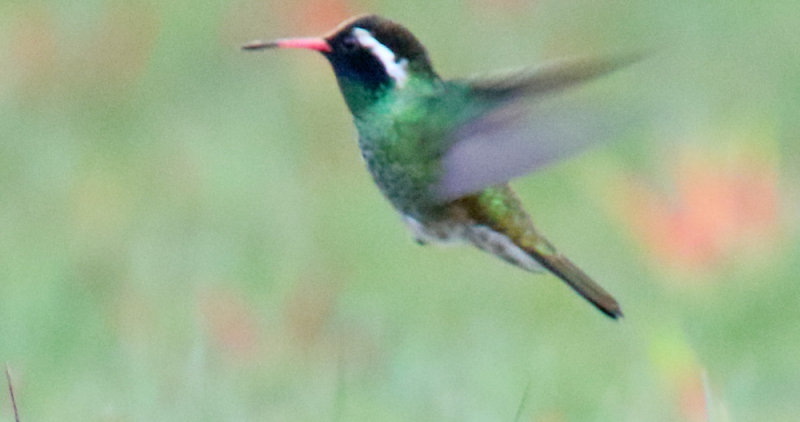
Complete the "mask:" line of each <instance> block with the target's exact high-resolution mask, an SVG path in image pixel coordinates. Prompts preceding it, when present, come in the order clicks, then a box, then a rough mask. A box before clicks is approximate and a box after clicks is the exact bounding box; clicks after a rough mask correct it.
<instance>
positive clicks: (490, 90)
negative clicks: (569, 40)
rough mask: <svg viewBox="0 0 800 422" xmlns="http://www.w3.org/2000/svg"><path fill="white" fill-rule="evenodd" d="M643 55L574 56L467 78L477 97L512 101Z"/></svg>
mask: <svg viewBox="0 0 800 422" xmlns="http://www.w3.org/2000/svg"><path fill="white" fill-rule="evenodd" d="M641 58H642V54H638V53H637V54H628V55H617V56H608V57H592V58H573V59H564V60H558V61H554V62H552V63H548V64H545V65H543V66H541V67H538V68H535V69H532V70H523V71H516V72H511V73H509V74H506V75H495V76H492V77H484V78H479V79H472V80H466V81H464V82H465V83H466V84H468V85H469V86H470V95H471V96H472V97H473V98H474V99H482V100H495V101H511V100H516V99H518V98H520V97H523V96H529V97H532V96H541V95H544V94H552V93H556V92H558V91H561V90H564V89H567V88H570V87H573V86H575V85H578V84H581V83H584V82H587V81H589V80H592V79H595V78H597V77H600V76H603V75H606V74H608V73H611V72H613V71H615V70H617V69H620V68H622V67H625V66H627V65H629V64H632V63H635V62H637V61H639V60H641Z"/></svg>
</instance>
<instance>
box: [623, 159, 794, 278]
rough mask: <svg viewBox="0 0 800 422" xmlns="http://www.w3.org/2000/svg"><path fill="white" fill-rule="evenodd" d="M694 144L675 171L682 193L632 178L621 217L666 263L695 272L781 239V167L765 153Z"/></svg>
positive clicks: (676, 184) (675, 181)
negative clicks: (779, 169) (778, 238)
mask: <svg viewBox="0 0 800 422" xmlns="http://www.w3.org/2000/svg"><path fill="white" fill-rule="evenodd" d="M726 152H730V151H724V150H723V151H720V150H715V151H704V150H700V149H697V148H687V149H686V150H684V151H682V153H680V154H679V155H678V159H677V162H675V163H674V165H672V166H671V167H670V168H669V169H668V177H669V179H670V183H671V184H673V186H674V192H673V193H672V194H668V193H666V192H664V191H662V190H659V189H656V188H654V187H653V186H651V185H650V184H647V183H645V182H641V181H638V180H633V178H628V179H627V180H625V181H624V182H622V183H621V184H620V186H619V192H620V193H621V194H622V196H621V199H622V203H621V204H620V206H619V209H620V211H621V216H622V218H623V219H624V221H626V222H627V224H629V226H630V229H631V231H632V233H633V235H634V237H635V238H636V239H637V240H638V241H639V242H640V243H641V244H642V246H643V247H644V248H645V249H647V250H648V251H650V252H651V254H652V256H653V257H654V258H655V259H656V260H658V261H664V262H667V263H669V264H674V265H675V266H677V267H681V268H684V269H688V270H698V269H709V268H711V267H713V266H715V265H716V264H718V263H720V262H721V261H722V260H723V259H725V258H731V257H733V256H734V255H737V254H738V253H740V252H743V251H747V252H750V251H751V249H750V248H752V247H753V246H754V245H755V246H756V247H763V246H764V245H765V244H768V243H770V242H771V241H772V240H774V239H775V235H776V234H777V233H778V229H779V227H778V226H779V224H778V223H779V202H780V192H779V190H778V171H777V168H776V165H775V164H774V160H770V159H768V157H769V154H764V153H763V151H753V150H752V149H751V150H747V151H733V153H732V154H727V155H726Z"/></svg>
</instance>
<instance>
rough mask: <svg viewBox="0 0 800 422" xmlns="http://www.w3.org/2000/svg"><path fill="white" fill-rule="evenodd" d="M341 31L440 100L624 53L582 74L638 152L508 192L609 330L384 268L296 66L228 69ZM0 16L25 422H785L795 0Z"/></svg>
mask: <svg viewBox="0 0 800 422" xmlns="http://www.w3.org/2000/svg"><path fill="white" fill-rule="evenodd" d="M399 5H402V6H399ZM368 7H369V8H370V9H371V11H376V12H379V13H381V14H384V15H387V16H389V17H393V18H396V19H397V20H398V21H400V22H403V23H405V24H406V25H407V26H408V27H409V29H411V30H412V31H413V32H414V33H415V34H416V35H417V36H418V37H419V38H420V39H421V40H423V42H425V43H426V44H427V46H428V48H429V50H430V53H431V56H432V58H433V61H434V64H435V65H436V66H437V70H438V71H439V72H440V73H441V74H442V75H443V76H445V77H446V76H464V75H467V74H470V73H481V72H486V71H489V70H492V69H502V68H504V67H515V66H523V65H530V64H535V63H537V62H541V61H542V60H544V59H547V58H556V57H560V56H565V55H574V54H586V53H597V52H605V51H608V52H614V51H620V50H622V51H625V50H637V51H638V50H643V49H647V50H652V51H654V53H653V54H652V56H651V58H650V59H649V60H646V61H644V62H643V63H642V64H641V65H637V66H635V68H631V70H630V71H627V70H626V71H625V72H626V74H625V75H622V74H620V75H619V76H615V77H614V78H611V79H609V80H608V81H607V84H609V86H611V87H612V88H613V89H614V90H616V91H617V92H619V93H620V95H621V96H623V97H625V98H627V99H629V100H630V102H631V104H633V105H635V107H636V108H637V111H641V110H644V111H645V112H646V114H648V123H647V125H646V127H643V128H642V130H641V131H639V132H638V133H633V134H631V135H630V137H629V138H627V139H623V140H620V142H618V143H615V144H613V145H610V146H607V147H601V148H597V149H595V150H593V151H590V152H588V153H586V154H584V155H583V156H582V157H580V158H578V159H575V160H572V161H570V162H568V163H564V164H561V165H559V166H556V167H553V168H551V169H548V170H546V171H543V172H541V173H540V174H537V175H534V176H531V177H528V178H525V179H522V180H520V181H518V182H516V183H515V186H516V187H517V188H518V192H519V194H520V197H521V198H522V201H523V202H524V203H525V204H526V205H527V206H528V207H529V211H530V212H531V214H532V215H533V216H534V219H535V221H536V222H537V223H538V225H539V227H541V228H542V231H543V232H545V233H547V234H548V236H549V237H550V238H551V239H552V240H553V241H554V243H555V244H556V245H558V246H559V248H560V249H561V250H562V251H563V252H565V253H566V254H568V255H569V256H570V257H571V258H572V259H573V260H574V261H575V262H576V263H578V264H579V265H581V267H583V268H584V269H585V270H586V271H587V272H588V273H590V274H591V275H592V276H593V277H594V278H596V279H597V280H598V281H599V282H601V283H602V284H603V285H604V286H606V287H607V288H608V289H609V290H610V291H611V292H613V293H614V294H615V296H616V297H617V298H619V299H620V302H621V303H622V305H623V309H624V311H625V315H626V318H625V319H623V320H622V321H621V322H618V323H614V322H611V321H609V320H607V319H606V318H604V317H603V316H602V315H599V314H598V313H597V312H596V311H595V310H594V309H592V308H591V307H590V306H588V305H586V304H585V303H583V301H582V300H581V299H580V298H578V297H577V296H575V295H574V294H573V293H572V292H570V291H569V290H568V289H567V288H565V287H564V286H563V285H562V284H561V283H559V282H558V281H557V280H556V279H555V278H554V277H551V276H544V275H542V276H539V277H535V276H531V275H530V274H527V273H525V272H523V271H520V270H518V269H516V268H513V267H511V266H509V265H505V264H503V263H501V262H499V261H498V260H496V259H494V258H492V257H490V256H487V255H484V254H482V253H480V252H479V251H476V250H472V249H470V248H449V249H440V248H435V247H430V246H429V247H418V246H416V245H415V244H413V242H411V240H410V236H409V235H408V234H406V233H404V231H403V227H402V223H401V221H400V220H399V218H398V217H397V216H396V215H395V213H394V211H393V210H391V208H390V207H389V205H388V204H387V203H386V202H385V200H384V199H383V198H382V197H381V196H380V194H379V192H378V190H377V189H376V188H375V186H374V185H373V184H372V182H371V180H370V179H369V177H368V175H367V173H366V171H365V170H364V168H363V165H362V163H361V162H360V159H359V155H358V149H357V146H356V143H355V140H354V133H355V131H354V129H353V128H352V124H351V122H350V120H349V115H348V113H347V111H346V109H345V106H344V104H343V102H342V100H341V97H340V95H339V93H338V90H337V87H336V85H335V81H334V78H333V75H332V74H331V72H330V70H329V69H328V68H327V66H328V65H327V64H326V63H325V62H324V60H322V59H321V58H319V57H314V55H313V54H311V53H307V52H282V54H267V53H262V54H249V53H248V54H245V53H242V52H240V51H239V50H238V45H240V44H242V43H244V42H246V41H249V40H250V39H253V38H271V37H280V36H289V35H315V34H317V33H322V32H324V31H326V30H327V29H329V28H331V27H333V26H334V25H335V24H336V23H337V22H338V20H339V19H341V18H344V17H346V15H347V14H348V13H347V12H345V10H351V11H366V10H367V8H368ZM0 12H2V13H0V136H2V138H0V339H1V340H0V361H2V362H7V363H8V365H9V367H10V372H11V375H12V378H13V379H14V380H15V385H14V387H15V393H16V399H17V404H18V406H19V408H20V416H21V418H22V420H23V421H46V420H120V421H121V420H196V421H202V420H215V421H219V420H267V421H303V420H308V421H318V420H342V421H345V420H347V421H349V420H370V421H395V420H396V421H407V420H437V421H439V420H453V421H455V420H458V421H484V420H496V421H512V420H515V418H516V420H520V421H528V420H530V421H582V420H586V421H595V420H630V421H642V420H648V421H673V420H685V421H703V420H709V418H708V417H707V416H706V412H705V410H704V403H705V402H706V401H709V403H708V406H707V407H708V409H709V410H708V414H709V416H710V420H712V421H714V422H717V421H726V420H769V421H782V420H785V421H789V420H794V418H796V415H797V413H798V411H800V408H798V403H797V400H796V399H795V398H796V397H797V395H798V394H800V377H798V374H800V360H798V359H797V358H796V356H797V353H796V350H797V349H798V347H799V346H800V332H798V328H797V324H796V322H797V321H798V320H799V319H800V307H798V306H797V298H798V297H800V291H798V289H800V287H798V286H800V283H797V281H796V274H797V273H798V270H800V269H799V268H798V261H797V259H796V257H797V256H798V253H800V247H799V246H800V243H798V239H797V233H796V225H797V219H796V215H797V209H796V198H797V193H798V192H797V187H796V184H795V183H793V182H790V181H794V180H798V176H800V174H798V171H797V168H800V166H798V165H797V164H798V155H797V154H798V152H800V149H798V148H800V147H798V144H797V142H795V141H796V140H797V138H798V134H799V133H800V126H798V124H797V122H798V121H800V119H798V117H800V116H798V115H797V110H798V109H799V108H798V98H800V95H798V94H800V91H798V85H797V83H796V81H797V80H799V79H800V58H799V57H800V56H798V55H797V54H796V51H797V49H798V44H797V40H798V39H800V38H798V37H797V31H796V24H797V18H798V17H800V4H798V3H797V2H790V1H777V2H770V3H769V4H766V3H752V4H751V3H750V2H744V1H737V2H721V1H711V2H689V1H678V2H658V1H643V0H642V1H635V2H607V1H601V2H589V1H575V2H571V1H570V2H559V1H549V2H525V1H521V0H504V1H495V2H483V1H478V0H473V1H464V2H455V1H448V2H438V3H433V2H422V1H416V0H415V1H408V2H388V1H378V2H362V3H352V4H345V3H343V2H341V1H340V2H320V1H311V0H310V1H307V2H277V1H274V2H270V1H268V2H256V1H239V2H211V3H203V2H185V1H184V2H180V1H179V2H142V3H136V4H128V3H126V2H119V1H110V0H107V1H102V0H94V1H88V2H79V3H74V4H69V5H68V4H67V3H64V2H47V1H41V2H6V3H5V4H2V5H0ZM703 374H705V375H703ZM12 418H13V411H12V410H11V402H10V400H8V399H4V400H0V420H12Z"/></svg>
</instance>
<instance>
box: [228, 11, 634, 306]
mask: <svg viewBox="0 0 800 422" xmlns="http://www.w3.org/2000/svg"><path fill="white" fill-rule="evenodd" d="M242 48H243V49H244V50H263V49H307V50H313V51H317V52H319V53H321V54H322V55H323V56H324V57H325V58H326V59H327V60H328V62H329V63H330V64H331V66H332V67H333V71H334V73H335V76H336V80H337V82H338V85H339V88H340V90H341V93H342V96H343V97H344V101H345V103H346V104H347V107H348V109H349V111H350V113H351V114H352V117H353V121H354V123H355V126H356V129H357V131H358V145H359V147H360V150H361V155H362V157H363V159H364V161H365V162H366V165H367V168H368V170H369V172H370V173H371V175H372V177H373V179H374V181H375V183H376V184H377V185H378V187H379V189H380V191H381V192H382V193H383V195H384V196H385V197H386V198H387V199H388V200H389V202H390V203H391V204H392V205H393V206H394V208H395V209H396V210H397V211H398V212H399V213H400V214H401V216H402V219H403V220H404V221H405V223H406V225H407V226H408V228H409V229H410V230H411V231H412V232H413V236H414V238H415V239H416V241H417V242H418V243H419V244H423V245H424V244H427V243H431V242H439V243H450V242H460V243H467V244H472V245H474V246H476V247H478V248H480V249H482V250H484V251H486V252H489V253H491V254H494V255H496V256H497V257H499V258H502V259H503V260H505V261H507V262H509V263H511V264H513V265H516V266H518V267H520V268H522V269H525V270H528V271H530V272H541V271H543V270H546V271H549V272H550V273H552V274H554V275H555V276H557V277H558V278H560V279H561V280H563V281H564V282H565V283H566V284H567V285H568V286H569V287H571V288H572V289H573V290H574V291H575V292H577V293H578V294H579V295H581V296H582V297H583V298H585V299H586V300H587V301H589V302H590V303H591V304H592V305H594V306H595V307H596V308H597V309H598V310H600V311H601V312H602V313H604V314H605V315H607V316H609V317H611V318H614V319H616V318H618V317H621V316H622V311H621V309H620V306H619V304H618V303H617V301H616V300H615V299H614V297H613V296H612V295H610V294H609V293H608V292H606V291H605V290H604V289H603V288H602V287H600V286H599V285H598V284H597V283H595V282H594V281H593V280H592V278H590V277H589V276H588V275H587V274H586V273H584V272H583V271H582V270H581V269H580V268H578V267H577V266H576V265H575V264H573V263H572V261H570V260H569V259H567V257H566V256H564V255H563V254H562V253H560V252H559V251H558V250H557V249H556V248H555V247H554V246H553V244H552V243H551V242H550V241H548V240H547V239H546V238H545V237H544V236H543V235H542V234H541V233H540V232H539V231H538V230H537V229H536V228H535V227H534V225H533V222H532V220H531V218H530V216H529V215H528V213H527V212H526V211H525V208H524V207H523V204H522V202H521V201H520V199H519V198H518V197H517V195H516V194H515V193H514V191H513V190H512V189H511V187H510V186H509V184H508V182H509V181H510V180H511V179H513V178H516V177H519V176H522V175H525V174H527V173H529V172H530V171H532V170H535V169H537V168H539V167H541V166H543V165H545V164H547V163H549V162H551V161H554V160H556V159H558V158H561V157H563V156H565V155H568V154H569V153H572V152H574V151H575V150H578V149H581V147H582V146H583V144H585V143H586V142H585V140H584V139H583V138H585V137H591V136H592V133H585V132H587V130H585V128H584V126H591V124H588V125H587V124H586V122H585V121H581V118H574V116H573V115H572V114H571V113H570V112H565V111H564V110H559V109H557V108H556V109H555V111H554V110H548V109H547V108H542V110H541V113H538V114H537V111H538V109H537V106H536V105H535V104H534V105H533V106H530V107H527V108H526V106H525V103H527V102H529V101H526V100H527V99H533V100H538V99H540V98H544V97H547V96H551V95H552V94H556V93H559V92H560V91H563V90H565V89H567V88H570V87H573V86H575V85H579V84H581V83H582V82H586V81H588V80H591V79H594V78H597V77H599V76H602V75H605V74H607V73H609V72H611V71H613V70H616V69H617V68H619V67H621V66H622V65H624V64H627V63H628V62H630V61H632V60H630V58H593V59H586V58H584V59H572V60H562V61H559V62H555V63H553V64H550V65H546V66H543V67H539V68H534V69H524V70H520V71H516V72H513V73H509V74H504V75H501V76H493V77H492V76H489V77H477V78H466V79H451V80H448V79H443V78H441V77H440V76H439V75H438V74H437V73H436V71H435V70H434V69H433V65H432V64H431V60H430V58H429V57H428V53H427V51H426V49H425V47H424V46H423V44H422V43H421V42H420V41H419V40H417V38H416V37H415V36H414V35H413V34H412V33H411V32H410V31H409V30H408V29H406V28H405V27H404V26H402V25H400V24H398V23H396V22H394V21H392V20H389V19H386V18H382V17H379V16H376V15H361V16H356V17H353V18H351V19H348V20H346V21H344V22H342V23H341V24H339V25H338V26H337V27H336V28H334V29H333V30H332V31H331V32H329V33H328V34H326V35H324V36H322V37H319V38H282V39H277V40H273V41H260V40H258V41H252V42H250V43H247V44H245V45H244V46H242ZM534 103H535V101H534ZM526 110H527V111H526ZM530 115H533V116H534V117H533V118H526V116H530ZM578 115H580V113H576V114H575V116H578ZM585 117H586V113H584V118H583V120H587V119H585ZM589 120H591V118H589ZM588 132H590V131H588Z"/></svg>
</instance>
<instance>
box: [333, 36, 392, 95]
mask: <svg viewBox="0 0 800 422" xmlns="http://www.w3.org/2000/svg"><path fill="white" fill-rule="evenodd" d="M328 43H329V44H330V46H331V52H330V53H326V54H325V55H326V57H327V58H328V60H329V61H330V62H331V65H332V66H333V71H334V72H336V75H337V76H338V77H341V78H346V79H350V80H352V81H353V82H355V83H358V84H361V85H363V86H364V87H365V88H367V89H369V90H375V89H378V88H380V87H382V86H388V85H390V84H391V82H392V78H391V77H390V76H389V75H388V74H387V73H386V69H384V67H383V64H382V63H381V62H380V60H379V59H378V58H377V57H375V56H374V55H373V54H372V53H371V52H370V51H369V50H368V49H366V48H364V47H362V46H361V44H359V42H358V40H357V39H356V37H355V36H354V35H353V34H352V33H351V32H350V31H347V32H340V33H338V34H337V35H336V36H335V37H333V38H332V39H329V40H328Z"/></svg>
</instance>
